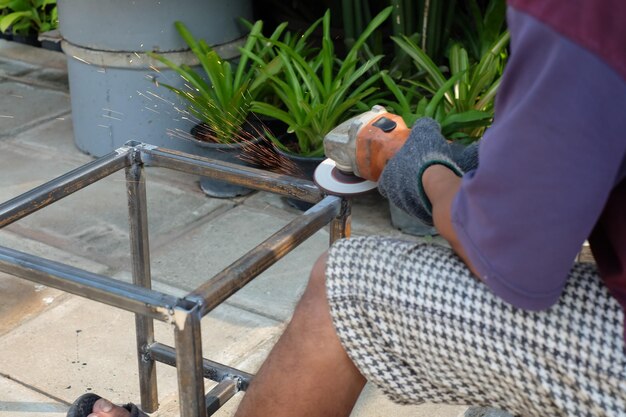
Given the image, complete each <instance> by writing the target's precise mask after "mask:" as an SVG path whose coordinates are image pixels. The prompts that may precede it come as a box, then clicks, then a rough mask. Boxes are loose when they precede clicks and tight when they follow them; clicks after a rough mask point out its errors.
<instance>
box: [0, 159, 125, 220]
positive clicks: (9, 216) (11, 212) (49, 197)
mask: <svg viewBox="0 0 626 417" xmlns="http://www.w3.org/2000/svg"><path fill="white" fill-rule="evenodd" d="M131 149H132V148H128V147H123V148H120V149H118V150H116V151H115V152H111V153H110V154H108V155H105V156H103V157H101V158H98V159H96V160H94V161H92V162H90V163H88V164H85V165H83V166H81V167H78V168H76V169H74V170H72V171H70V172H68V173H67V174H64V175H61V176H60V177H57V178H55V179H53V180H51V181H48V182H46V183H45V184H42V185H40V186H39V187H36V188H33V189H32V190H30V191H27V192H25V193H24V194H22V195H19V196H17V197H15V198H13V199H11V200H9V201H7V202H5V203H2V204H0V228H3V227H4V226H7V225H9V224H11V223H13V222H15V221H17V220H19V219H21V218H23V217H25V216H28V215H29V214H31V213H34V212H35V211H37V210H40V209H42V208H44V207H46V206H48V205H50V204H52V203H54V202H55V201H59V200H60V199H62V198H64V197H67V196H68V195H70V194H72V193H74V192H76V191H78V190H80V189H82V188H85V187H86V186H88V185H90V184H93V183H94V182H96V181H98V180H101V179H102V178H104V177H106V176H108V175H111V174H113V173H114V172H117V171H119V170H120V169H122V168H124V167H126V166H127V165H128V164H129V161H128V153H129V152H130V150H131Z"/></svg>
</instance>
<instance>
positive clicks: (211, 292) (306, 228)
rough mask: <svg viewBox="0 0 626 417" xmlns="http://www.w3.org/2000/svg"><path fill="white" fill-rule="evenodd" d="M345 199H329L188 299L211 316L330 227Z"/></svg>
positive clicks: (203, 313) (196, 290) (206, 283)
mask: <svg viewBox="0 0 626 417" xmlns="http://www.w3.org/2000/svg"><path fill="white" fill-rule="evenodd" d="M340 208H341V199H340V198H339V197H335V196H328V197H326V198H324V200H322V201H321V202H319V203H318V204H316V205H315V206H313V207H312V208H310V209H309V210H307V211H306V212H305V213H304V214H302V215H300V216H298V217H296V218H295V219H294V220H293V221H291V222H290V223H289V224H288V225H286V226H285V227H283V228H282V229H281V230H279V231H278V232H276V233H275V234H274V235H272V236H271V237H269V238H268V239H267V240H265V241H264V242H263V243H261V244H260V245H258V246H256V247H255V248H254V249H252V250H251V251H250V252H248V253H246V254H245V255H244V256H242V257H241V258H239V259H238V260H237V261H235V262H234V263H232V264H231V265H230V266H228V267H227V268H226V269H224V270H223V271H221V272H219V273H218V274H217V275H215V276H214V277H213V278H211V279H210V280H209V281H207V282H205V283H204V284H202V285H201V286H199V287H198V288H196V289H195V290H194V291H192V292H191V293H189V295H188V296H187V297H185V298H188V299H191V300H196V299H198V298H201V299H202V300H203V302H202V315H205V314H207V313H209V312H210V311H211V310H213V309H214V308H215V307H217V306H218V305H219V304H220V303H221V302H222V301H224V300H225V299H227V298H228V297H230V296H231V295H233V294H234V293H235V292H237V291H238V290H239V289H241V288H242V287H243V286H244V285H246V284H247V283H248V282H250V281H251V280H252V279H253V278H254V277H256V276H257V275H259V274H260V273H261V272H263V271H265V270H266V269H267V268H269V267H270V266H271V265H273V264H274V263H275V262H276V261H277V260H279V259H281V258H282V257H283V256H285V255H286V254H287V253H289V252H290V251H291V250H292V249H294V248H295V247H296V246H298V245H299V244H300V243H302V242H303V241H305V240H306V239H308V238H309V237H310V236H311V235H313V234H314V233H315V232H317V231H318V230H320V229H321V228H322V227H324V226H325V225H326V224H328V223H329V222H330V221H331V220H332V219H333V218H334V217H335V216H337V215H338V214H339V212H340Z"/></svg>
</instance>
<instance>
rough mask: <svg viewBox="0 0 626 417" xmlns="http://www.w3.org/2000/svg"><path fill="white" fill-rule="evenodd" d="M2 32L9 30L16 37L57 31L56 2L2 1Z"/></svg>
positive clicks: (0, 23) (37, 0)
mask: <svg viewBox="0 0 626 417" xmlns="http://www.w3.org/2000/svg"><path fill="white" fill-rule="evenodd" d="M0 10H2V11H3V13H2V14H0V32H6V31H7V30H8V29H9V28H11V31H12V32H13V33H14V34H16V35H27V34H29V33H32V32H35V33H41V32H47V31H49V30H52V29H56V27H57V25H58V15H57V6H56V0H0Z"/></svg>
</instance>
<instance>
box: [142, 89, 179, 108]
mask: <svg viewBox="0 0 626 417" xmlns="http://www.w3.org/2000/svg"><path fill="white" fill-rule="evenodd" d="M146 93H148V94H150V95H151V96H153V97H156V98H158V99H159V100H163V101H164V102H166V103H167V104H171V105H172V106H173V105H174V103H172V102H171V101H168V100H166V99H164V98H163V97H161V96H160V95H158V94H154V93H153V92H152V91H146Z"/></svg>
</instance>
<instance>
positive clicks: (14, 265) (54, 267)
mask: <svg viewBox="0 0 626 417" xmlns="http://www.w3.org/2000/svg"><path fill="white" fill-rule="evenodd" d="M0 271H2V272H5V273H7V274H10V275H15V276H17V277H21V278H25V279H27V280H30V281H34V282H37V283H40V284H43V285H46V286H48V287H53V288H57V289H59V290H62V291H66V292H69V293H72V294H76V295H79V296H81V297H86V298H89V299H91V300H94V301H99V302H101V303H105V304H108V305H111V306H113V307H118V308H121V309H124V310H127V311H131V312H133V313H139V314H143V315H145V316H148V317H152V318H155V319H157V320H161V321H166V322H171V321H172V320H173V319H172V316H173V315H174V314H175V312H174V309H175V308H176V306H177V305H178V306H181V307H183V308H185V307H186V306H188V305H189V303H188V302H187V301H185V300H182V299H178V298H176V297H173V296H171V295H167V294H163V293H160V292H157V291H154V290H149V289H146V288H140V287H137V286H135V285H132V284H130V283H126V282H122V281H118V280H115V279H112V278H109V277H105V276H103V275H98V274H94V273H92V272H88V271H85V270H82V269H78V268H74V267H72V266H69V265H64V264H62V263H58V262H54V261H51V260H48V259H44V258H40V257H38V256H34V255H29V254H27V253H24V252H19V251H16V250H14V249H9V248H6V247H3V246H0Z"/></svg>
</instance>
